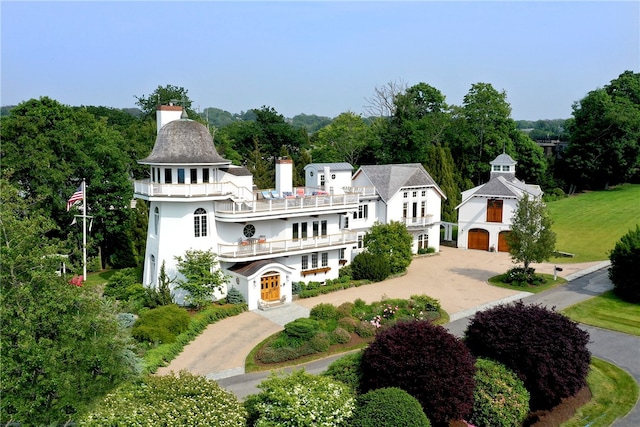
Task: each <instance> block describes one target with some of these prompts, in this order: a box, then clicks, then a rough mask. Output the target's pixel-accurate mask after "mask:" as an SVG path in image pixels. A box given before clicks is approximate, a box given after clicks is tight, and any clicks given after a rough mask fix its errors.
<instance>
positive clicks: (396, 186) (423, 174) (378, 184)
mask: <svg viewBox="0 0 640 427" xmlns="http://www.w3.org/2000/svg"><path fill="white" fill-rule="evenodd" d="M359 173H363V174H365V176H366V177H367V178H368V179H369V181H370V182H371V184H372V185H373V186H374V187H375V188H376V191H377V192H378V194H379V195H380V197H381V198H382V200H383V201H384V202H385V203H386V202H388V201H389V199H391V198H392V197H393V196H394V195H395V194H396V193H397V192H398V191H399V190H400V189H401V188H404V187H432V188H434V189H435V190H436V191H437V192H438V193H439V194H440V196H441V197H442V198H444V199H446V198H447V196H446V195H445V194H444V192H443V191H442V190H441V189H440V187H438V184H436V182H435V181H434V180H433V178H431V175H429V172H427V170H426V169H425V168H424V167H423V166H422V165H421V164H420V163H403V164H391V165H368V166H360V169H359V170H358V172H356V174H355V175H354V177H355V176H356V175H358V174H359Z"/></svg>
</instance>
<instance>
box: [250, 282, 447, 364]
mask: <svg viewBox="0 0 640 427" xmlns="http://www.w3.org/2000/svg"><path fill="white" fill-rule="evenodd" d="M441 317H442V311H441V307H440V302H439V301H438V300H436V299H433V298H431V297H429V296H427V295H413V296H411V298H410V299H408V300H404V299H386V298H385V299H383V300H382V301H378V302H374V303H371V304H367V303H366V302H364V301H363V300H361V299H357V300H356V301H354V302H353V303H350V302H348V303H344V304H341V305H340V306H339V307H336V306H334V305H332V304H324V303H323V304H318V305H317V306H315V307H314V308H313V309H311V313H310V316H309V318H301V319H296V320H295V321H293V322H290V323H288V324H287V325H285V330H284V331H282V332H279V333H278V334H275V335H273V336H272V337H271V338H269V339H268V340H266V341H265V342H263V343H262V344H261V345H260V347H259V348H258V349H257V351H255V352H254V353H253V354H254V355H255V356H254V360H253V363H255V364H256V365H258V366H268V367H273V365H274V364H283V363H289V362H290V361H294V360H295V361H298V360H300V359H303V358H305V357H307V356H311V355H315V354H318V353H327V352H329V353H337V352H340V351H347V350H350V349H354V348H360V347H362V346H364V345H366V344H367V343H369V342H371V341H372V340H373V337H374V336H375V334H376V332H377V331H378V330H380V329H383V328H385V327H388V326H390V325H393V324H394V323H396V322H398V321H400V320H429V321H432V322H436V321H438V320H439V319H440V318H441Z"/></svg>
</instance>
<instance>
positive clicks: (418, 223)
mask: <svg viewBox="0 0 640 427" xmlns="http://www.w3.org/2000/svg"><path fill="white" fill-rule="evenodd" d="M402 222H403V223H404V225H406V226H407V228H424V227H428V226H430V225H433V223H434V221H433V215H425V216H420V217H409V218H402Z"/></svg>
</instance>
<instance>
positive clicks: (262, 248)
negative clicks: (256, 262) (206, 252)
mask: <svg viewBox="0 0 640 427" xmlns="http://www.w3.org/2000/svg"><path fill="white" fill-rule="evenodd" d="M357 242H358V233H356V232H355V231H345V232H343V233H339V234H330V235H326V236H317V237H307V238H300V239H289V240H266V241H262V240H258V239H253V240H242V241H240V242H238V243H232V244H228V243H220V244H218V258H220V259H223V260H224V259H235V258H249V257H255V256H261V255H271V254H276V255H277V254H283V253H287V252H294V251H304V250H310V249H316V248H317V249H322V248H329V247H331V246H339V245H345V244H353V243H357Z"/></svg>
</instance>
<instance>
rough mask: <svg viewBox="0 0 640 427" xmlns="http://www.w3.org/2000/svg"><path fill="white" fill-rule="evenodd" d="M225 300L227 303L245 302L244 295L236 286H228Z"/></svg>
mask: <svg viewBox="0 0 640 427" xmlns="http://www.w3.org/2000/svg"><path fill="white" fill-rule="evenodd" d="M227 302H228V303H229V304H245V303H246V301H245V299H244V296H242V294H241V293H240V291H239V290H238V288H229V290H228V291H227Z"/></svg>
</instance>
